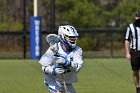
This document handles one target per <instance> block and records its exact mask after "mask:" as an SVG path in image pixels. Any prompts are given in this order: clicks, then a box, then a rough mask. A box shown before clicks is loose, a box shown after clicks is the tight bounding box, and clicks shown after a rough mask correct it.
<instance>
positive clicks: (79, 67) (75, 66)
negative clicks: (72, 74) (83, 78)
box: [71, 63, 83, 72]
mask: <svg viewBox="0 0 140 93" xmlns="http://www.w3.org/2000/svg"><path fill="white" fill-rule="evenodd" d="M82 66H83V64H78V63H71V67H72V68H74V69H75V71H76V72H78V71H80V69H81V68H82Z"/></svg>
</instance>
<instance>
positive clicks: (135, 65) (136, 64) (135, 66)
mask: <svg viewBox="0 0 140 93" xmlns="http://www.w3.org/2000/svg"><path fill="white" fill-rule="evenodd" d="M131 66H132V70H133V80H134V84H135V86H136V93H140V85H139V68H140V58H139V57H137V54H135V53H133V55H132V58H131Z"/></svg>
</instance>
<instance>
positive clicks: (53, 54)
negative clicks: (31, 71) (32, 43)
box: [39, 25, 83, 93]
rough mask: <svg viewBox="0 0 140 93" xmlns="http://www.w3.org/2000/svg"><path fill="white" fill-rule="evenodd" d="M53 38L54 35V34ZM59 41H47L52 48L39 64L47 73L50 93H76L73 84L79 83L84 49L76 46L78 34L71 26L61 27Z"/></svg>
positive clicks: (46, 80) (46, 82)
mask: <svg viewBox="0 0 140 93" xmlns="http://www.w3.org/2000/svg"><path fill="white" fill-rule="evenodd" d="M52 37H53V34H52ZM54 37H56V38H59V41H58V42H57V43H56V42H55V40H53V39H52V40H50V41H48V38H49V37H47V38H46V39H47V41H48V43H49V44H50V43H51V42H52V43H53V44H50V47H49V48H48V50H47V51H46V53H45V54H44V55H43V56H42V57H41V59H40V61H39V63H40V64H41V65H42V70H43V72H44V73H45V79H44V83H45V84H46V86H47V87H48V89H49V90H50V93H76V91H75V89H74V87H73V85H72V83H75V82H77V81H78V80H77V72H78V71H79V70H80V69H81V68H82V66H83V60H82V49H81V48H80V47H79V46H77V45H76V42H77V38H78V33H77V30H76V29H75V28H74V27H73V26H70V25H64V26H59V29H58V36H57V35H54Z"/></svg>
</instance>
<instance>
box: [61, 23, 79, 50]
mask: <svg viewBox="0 0 140 93" xmlns="http://www.w3.org/2000/svg"><path fill="white" fill-rule="evenodd" d="M58 35H59V36H60V41H61V42H62V43H64V45H66V46H67V47H69V48H75V47H76V42H77V38H78V33H77V30H76V29H75V28H74V27H72V26H70V25H66V26H59V29H58Z"/></svg>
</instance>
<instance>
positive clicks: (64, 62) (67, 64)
mask: <svg viewBox="0 0 140 93" xmlns="http://www.w3.org/2000/svg"><path fill="white" fill-rule="evenodd" d="M55 61H56V63H57V64H61V65H64V66H65V67H70V66H71V61H69V60H68V59H67V58H66V57H63V56H58V57H56V60H55Z"/></svg>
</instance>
